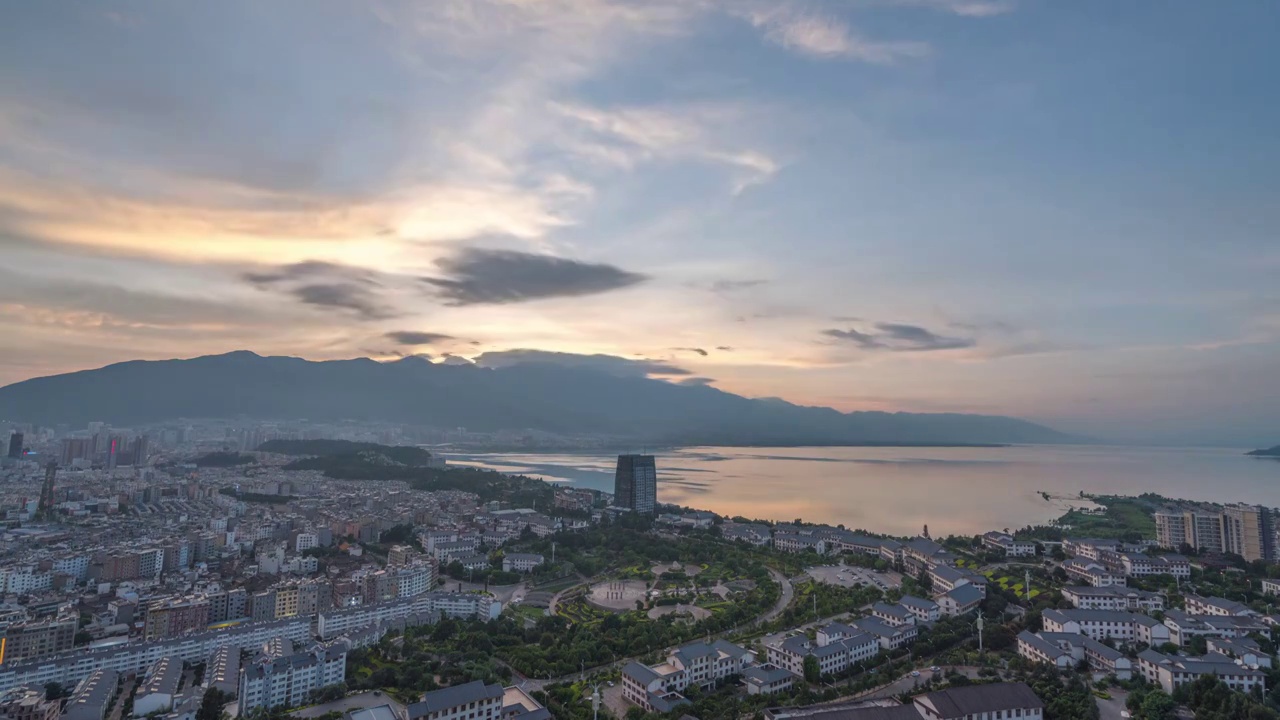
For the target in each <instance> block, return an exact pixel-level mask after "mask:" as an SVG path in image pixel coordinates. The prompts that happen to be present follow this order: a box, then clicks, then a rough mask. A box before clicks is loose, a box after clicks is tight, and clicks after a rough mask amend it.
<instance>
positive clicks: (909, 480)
mask: <svg viewBox="0 0 1280 720" xmlns="http://www.w3.org/2000/svg"><path fill="white" fill-rule="evenodd" d="M446 457H448V459H449V462H450V463H454V464H458V465H474V466H477V467H486V468H490V469H493V470H499V471H501V472H508V473H520V474H524V475H530V476H534V477H540V478H543V479H545V480H548V481H552V482H563V483H566V484H571V485H577V486H581V487H588V488H594V489H597V490H606V491H609V492H612V491H613V466H614V461H615V456H613V455H603V454H554V455H553V454H529V455H524V454H510V453H502V454H483V455H447V454H446ZM1081 491H1084V492H1087V493H1115V494H1121V495H1137V494H1140V493H1144V492H1154V493H1159V494H1161V495H1164V496H1166V497H1174V498H1186V499H1191V500H1209V501H1215V502H1223V503H1227V502H1250V503H1257V504H1263V505H1268V506H1277V505H1280V461H1276V460H1270V459H1260V458H1252V457H1246V456H1244V454H1243V451H1241V450H1237V449H1220V448H1148V447H1111V446H1091V445H1084V446H1080V445H1077V446H1049V445H1024V446H1016V447H1007V448H862V447H852V448H831V447H823V448H809V447H805V448H727V447H696V448H684V449H680V450H675V451H672V452H667V453H662V454H659V455H658V499H659V500H660V501H662V502H668V503H678V504H680V505H686V506H689V507H696V508H702V509H706V510H713V511H715V512H718V513H721V514H727V515H745V516H747V517H751V518H762V519H770V520H793V519H795V518H803V519H804V520H806V521H810V522H826V523H832V524H841V523H843V524H844V525H845V526H846V527H850V528H864V529H867V530H871V531H875V532H883V533H891V534H894V535H912V534H915V533H918V532H920V530H921V528H922V527H923V526H924V525H925V524H926V523H927V524H928V525H929V530H930V532H931V533H932V534H934V535H937V534H939V533H941V534H944V535H945V534H950V533H966V534H971V533H976V532H984V531H986V530H991V529H997V528H1018V527H1023V526H1025V525H1029V524H1037V523H1044V522H1046V521H1049V520H1052V519H1054V518H1056V517H1058V516H1059V515H1061V514H1062V512H1063V511H1064V510H1065V509H1066V508H1068V507H1070V506H1072V505H1076V506H1082V505H1086V504H1087V503H1085V502H1083V501H1081V500H1079V499H1078V495H1079V493H1080V492H1081ZM1042 492H1047V493H1049V494H1050V495H1051V496H1052V499H1050V500H1046V499H1045V498H1044V497H1043V496H1042V495H1041V493H1042Z"/></svg>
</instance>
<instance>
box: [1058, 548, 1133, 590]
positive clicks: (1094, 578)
mask: <svg viewBox="0 0 1280 720" xmlns="http://www.w3.org/2000/svg"><path fill="white" fill-rule="evenodd" d="M1064 544H1065V543H1064ZM1062 569H1063V570H1064V571H1065V572H1066V573H1067V576H1068V577H1071V578H1073V579H1075V580H1079V581H1080V582H1083V583H1085V584H1087V585H1090V586H1092V587H1111V586H1113V585H1126V584H1127V583H1128V581H1127V580H1125V577H1124V575H1120V574H1117V573H1113V572H1111V571H1110V570H1108V569H1107V566H1106V565H1103V564H1102V563H1101V562H1099V561H1097V560H1089V559H1080V558H1072V559H1070V560H1067V561H1066V562H1064V563H1062Z"/></svg>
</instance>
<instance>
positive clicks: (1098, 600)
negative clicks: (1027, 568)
mask: <svg viewBox="0 0 1280 720" xmlns="http://www.w3.org/2000/svg"><path fill="white" fill-rule="evenodd" d="M1062 598H1063V599H1064V600H1066V601H1067V602H1069V603H1071V604H1072V605H1074V606H1076V607H1077V608H1079V609H1081V610H1122V611H1130V612H1148V613H1149V612H1152V611H1155V610H1164V596H1163V595H1160V594H1159V593H1153V592H1147V591H1146V590H1135V589H1131V588H1128V587H1124V586H1115V585H1112V586H1107V587H1092V586H1089V585H1069V586H1067V587H1064V588H1062Z"/></svg>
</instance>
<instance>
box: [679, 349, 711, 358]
mask: <svg viewBox="0 0 1280 720" xmlns="http://www.w3.org/2000/svg"><path fill="white" fill-rule="evenodd" d="M671 349H672V350H675V351H676V352H691V353H697V354H699V355H701V356H702V357H706V356H707V351H706V350H703V349H702V348H700V347H674V348H671Z"/></svg>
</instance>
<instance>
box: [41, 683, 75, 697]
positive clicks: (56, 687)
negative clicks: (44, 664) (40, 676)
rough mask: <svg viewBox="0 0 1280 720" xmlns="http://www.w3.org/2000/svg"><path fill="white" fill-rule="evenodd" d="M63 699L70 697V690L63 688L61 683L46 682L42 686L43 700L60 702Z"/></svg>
mask: <svg viewBox="0 0 1280 720" xmlns="http://www.w3.org/2000/svg"><path fill="white" fill-rule="evenodd" d="M65 697H71V690H70V689H69V688H64V687H63V686H62V683H57V682H47V683H45V684H44V699H45V700H51V701H52V700H61V699H62V698H65Z"/></svg>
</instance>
